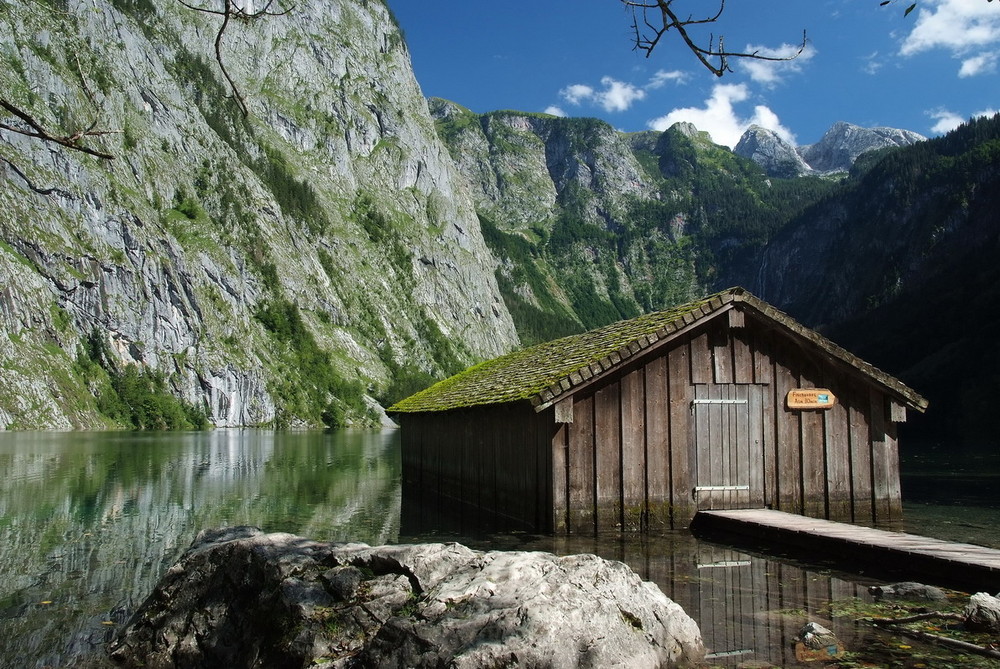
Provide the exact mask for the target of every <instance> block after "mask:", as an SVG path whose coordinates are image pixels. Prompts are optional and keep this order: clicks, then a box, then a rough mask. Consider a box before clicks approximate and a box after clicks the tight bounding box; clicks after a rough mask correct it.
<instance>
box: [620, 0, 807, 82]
mask: <svg viewBox="0 0 1000 669" xmlns="http://www.w3.org/2000/svg"><path fill="white" fill-rule="evenodd" d="M718 1H719V10H718V11H717V12H715V14H714V15H711V16H707V17H705V18H697V19H696V18H694V17H693V16H690V15H689V16H688V17H687V18H683V19H682V18H681V17H680V16H678V14H677V13H676V12H675V11H674V9H673V7H672V5H673V4H674V2H675V0H621V2H622V4H624V5H625V6H626V7H629V8H630V9H631V10H632V29H633V31H634V33H635V36H634V38H633V39H634V43H635V46H634V47H633V48H634V49H636V50H639V51H645V52H646V57H647V58H648V57H649V56H651V55H652V53H653V50H654V49H655V48H656V47H657V45H659V43H660V40H662V39H663V37H664V36H665V35H666V34H667V33H668V32H670V31H671V30H675V31H676V32H677V34H678V35H680V38H681V41H683V42H684V44H685V46H687V48H688V49H689V50H690V51H691V53H693V54H694V55H695V57H696V58H697V59H698V60H699V61H700V62H701V64H702V65H704V66H705V67H706V68H707V69H708V70H709V71H710V72H711V73H712V74H714V75H715V76H717V77H721V76H722V75H723V74H725V73H726V72H732V71H733V70H732V68H731V67H730V66H729V59H730V58H753V59H756V60H769V61H786V60H794V59H795V58H798V57H799V56H800V55H802V52H803V51H805V48H806V32H805V31H804V30H803V31H802V43H801V44H800V45H799V47H798V50H797V51H796V52H795V53H792V54H789V55H787V56H772V55H765V54H761V52H760V51H752V52H746V51H728V50H727V49H726V46H725V38H724V37H723V36H722V35H719V37H718V40H716V38H715V35H714V34H710V35H709V37H708V42H707V44H705V45H704V46H703V45H702V44H699V42H698V41H697V40H695V38H694V37H692V36H691V33H690V32H689V30H688V29H689V27H691V26H702V25H706V24H712V23H715V22H717V21H718V20H719V19H720V18H721V17H722V14H723V12H725V10H726V0H718ZM640 15H641V21H640ZM650 16H653V18H652V19H651V18H650ZM640 23H641V25H640Z"/></svg>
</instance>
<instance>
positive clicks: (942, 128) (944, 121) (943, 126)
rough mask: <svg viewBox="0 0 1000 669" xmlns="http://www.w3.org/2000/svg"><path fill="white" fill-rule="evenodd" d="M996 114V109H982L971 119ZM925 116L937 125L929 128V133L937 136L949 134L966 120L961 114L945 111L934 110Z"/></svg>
mask: <svg viewBox="0 0 1000 669" xmlns="http://www.w3.org/2000/svg"><path fill="white" fill-rule="evenodd" d="M996 113H997V110H996V109H984V110H982V111H977V112H975V113H974V114H972V115H971V118H978V117H980V116H993V115H994V114H996ZM927 115H928V116H930V117H931V118H932V119H935V120H936V121H937V123H935V124H934V125H932V126H931V132H932V133H934V134H937V135H943V134H945V133H948V132H951V131H952V130H954V129H955V128H957V127H958V126H960V125H962V124H963V123H965V121H966V119H965V117H964V116H962V115H961V114H957V113H955V112H953V111H949V110H947V109H935V110H933V111H929V112H927Z"/></svg>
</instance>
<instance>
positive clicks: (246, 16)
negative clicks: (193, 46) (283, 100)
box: [177, 0, 293, 117]
mask: <svg viewBox="0 0 1000 669" xmlns="http://www.w3.org/2000/svg"><path fill="white" fill-rule="evenodd" d="M177 1H178V2H179V3H181V4H182V5H184V6H185V7H187V8H188V9H190V10H192V11H195V12H201V13H203V14H213V15H215V16H221V17H222V25H220V26H219V31H218V32H217V33H216V34H215V62H217V63H218V64H219V69H220V70H221V71H222V76H223V77H225V79H226V83H228V84H229V90H231V91H232V92H233V97H235V98H236V104H237V105H238V106H239V108H240V111H241V112H243V116H244V117H246V116H249V115H250V110H249V108H248V107H247V103H246V98H245V97H244V96H243V92H242V91H241V90H240V88H239V87H238V86H237V85H236V82H235V81H234V80H233V78H232V76H230V74H229V70H228V69H227V68H226V63H225V60H224V59H223V57H222V38H223V36H224V35H225V34H226V28H228V27H229V21H230V20H231V19H235V20H239V21H253V20H256V19H260V18H264V17H271V16H284V15H285V14H287V13H288V12H290V11H292V9H293V7H289V8H288V9H285V10H282V11H276V12H272V11H271V6H272V5H273V4H274V3H275V2H276V0H268V2H267V4H266V5H264V7H263V9H260V10H258V11H256V12H248V11H247V10H246V9H244V8H243V7H238V6H237V5H236V4H234V0H222V10H221V11H220V10H217V9H209V8H207V7H198V6H197V5H192V4H189V3H188V2H186V1H185V0H177Z"/></svg>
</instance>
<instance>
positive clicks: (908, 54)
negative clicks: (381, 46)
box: [389, 0, 1000, 146]
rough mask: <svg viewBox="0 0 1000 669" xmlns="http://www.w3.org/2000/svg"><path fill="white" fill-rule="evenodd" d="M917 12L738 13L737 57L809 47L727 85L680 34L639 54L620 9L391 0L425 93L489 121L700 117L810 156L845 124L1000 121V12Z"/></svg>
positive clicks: (982, 4) (735, 5) (691, 6)
mask: <svg viewBox="0 0 1000 669" xmlns="http://www.w3.org/2000/svg"><path fill="white" fill-rule="evenodd" d="M908 4H910V3H909V2H906V0H901V2H900V3H896V4H894V5H890V6H888V7H879V0H840V1H839V2H835V1H832V0H729V1H728V2H727V3H726V11H725V13H724V14H723V16H722V18H721V19H720V21H719V22H718V23H717V24H715V25H714V26H712V28H711V30H712V32H714V34H715V35H716V36H718V35H720V34H721V35H723V36H724V37H725V42H726V46H727V48H728V49H730V50H742V49H744V48H750V49H754V50H757V49H760V50H780V49H782V48H789V47H788V46H787V45H791V44H798V43H799V42H801V40H802V32H803V30H805V31H806V34H807V40H808V42H807V49H806V51H805V52H804V53H803V55H802V56H800V57H799V58H798V59H796V60H794V61H791V62H786V63H777V64H773V65H767V64H765V63H762V62H760V61H733V62H732V67H733V69H734V70H735V72H733V73H728V74H726V75H725V76H724V77H722V78H721V79H719V78H716V77H715V76H714V75H713V74H712V73H711V72H709V71H708V70H707V69H705V68H704V67H703V66H702V65H701V64H700V63H698V62H697V61H696V59H695V58H694V56H693V55H691V54H690V52H688V51H687V50H686V49H684V48H683V46H682V45H681V44H680V42H679V40H678V39H677V38H676V37H673V38H669V39H668V41H666V42H663V43H661V44H660V45H659V46H658V47H657V49H656V50H655V51H654V52H653V54H652V56H651V57H649V58H646V57H645V55H644V54H643V53H641V52H637V51H633V50H632V31H631V13H630V12H629V11H628V10H627V9H626V8H625V7H624V6H623V4H622V3H621V2H620V0H506V2H502V3H492V2H480V1H478V0H389V5H390V6H391V7H392V9H393V11H394V12H395V14H396V17H397V18H398V19H399V23H400V25H401V26H402V28H403V30H404V32H405V34H406V41H407V43H408V45H409V47H410V54H411V58H412V60H413V66H414V70H415V71H416V75H417V80H418V81H419V82H420V85H421V88H422V89H423V92H424V95H427V96H436V97H442V98H447V99H449V100H452V101H454V102H457V103H459V104H462V105H464V106H466V107H468V108H470V109H472V110H473V111H475V112H479V113H483V112H488V111H493V110H497V109H516V110H521V111H531V112H546V111H547V112H549V113H557V114H562V115H567V116H594V117H597V118H602V119H604V120H606V121H608V122H609V123H611V124H612V125H613V126H615V127H616V128H619V129H621V130H624V131H627V132H633V131H638V130H647V129H650V128H653V129H664V128H665V127H668V126H669V125H670V124H672V123H673V122H675V121H679V120H686V121H690V122H692V123H694V124H695V125H696V126H698V128H699V129H702V130H707V131H709V132H710V133H712V136H713V139H714V140H715V141H716V142H718V143H720V144H728V145H730V146H731V145H733V144H735V142H736V141H737V140H738V138H739V135H740V134H741V133H742V132H743V130H744V129H745V128H746V127H748V126H749V124H750V123H758V124H759V125H763V126H765V127H770V128H771V129H773V130H776V131H778V132H779V133H780V134H782V135H783V136H785V137H786V138H787V139H789V140H791V141H792V142H793V143H796V144H809V143H812V142H815V141H817V140H818V139H819V138H820V137H821V136H822V134H823V133H824V132H825V131H826V130H827V129H828V128H829V127H830V126H831V125H833V123H835V122H836V121H847V122H849V123H854V124H856V125H861V126H865V127H873V126H890V127H896V128H904V129H907V130H913V131H915V132H919V133H921V134H923V135H927V136H934V135H937V134H941V133H943V132H947V131H948V130H950V129H951V128H953V127H955V126H956V125H958V123H960V122H961V121H962V120H964V119H966V118H968V117H970V116H973V115H979V114H983V113H992V112H994V111H996V110H1000V55H998V54H1000V2H986V0H921V2H920V3H919V8H918V9H917V10H916V11H914V12H913V13H911V14H910V15H909V16H907V17H904V16H903V10H904V8H905V6H906V5H908ZM674 7H675V9H676V10H677V11H678V14H685V15H686V14H688V13H691V12H697V11H698V9H699V8H701V9H703V10H704V9H705V8H711V9H715V8H717V7H718V5H717V4H716V3H715V2H706V1H705V0H676V1H675V3H674ZM707 33H708V31H707V30H706V32H705V33H703V34H704V35H705V36H706V38H707ZM783 45H784V47H783Z"/></svg>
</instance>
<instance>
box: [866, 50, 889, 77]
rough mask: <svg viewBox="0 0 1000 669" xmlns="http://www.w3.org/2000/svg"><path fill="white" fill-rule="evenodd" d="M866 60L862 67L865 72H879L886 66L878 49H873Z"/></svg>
mask: <svg viewBox="0 0 1000 669" xmlns="http://www.w3.org/2000/svg"><path fill="white" fill-rule="evenodd" d="M864 61H865V64H864V65H863V66H862V67H861V71H862V72H864V73H865V74H877V73H878V72H879V70H881V69H882V68H883V67H884V66H885V63H884V62H883V60H882V57H881V56H880V55H879V52H878V51H872V52H871V53H870V54H869V55H867V56H865V58H864Z"/></svg>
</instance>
